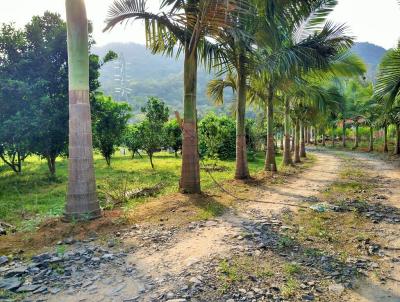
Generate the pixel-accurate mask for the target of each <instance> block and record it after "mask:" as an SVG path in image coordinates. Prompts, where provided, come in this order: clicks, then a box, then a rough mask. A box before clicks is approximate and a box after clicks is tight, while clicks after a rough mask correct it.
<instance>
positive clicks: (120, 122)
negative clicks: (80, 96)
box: [92, 93, 131, 166]
mask: <svg viewBox="0 0 400 302" xmlns="http://www.w3.org/2000/svg"><path fill="white" fill-rule="evenodd" d="M92 107H93V118H92V120H93V135H94V146H95V147H96V148H97V149H98V150H99V151H100V153H101V154H102V155H103V156H104V158H105V160H106V162H107V165H108V166H110V164H111V157H112V155H113V154H114V153H115V150H116V147H117V146H118V145H120V144H121V143H122V141H123V135H124V132H125V129H126V127H127V123H128V120H129V118H130V117H131V115H130V111H131V107H130V106H129V105H128V104H127V103H119V102H115V101H113V100H112V99H111V97H107V96H104V95H103V94H100V93H98V94H97V95H96V98H95V101H94V102H93V104H92Z"/></svg>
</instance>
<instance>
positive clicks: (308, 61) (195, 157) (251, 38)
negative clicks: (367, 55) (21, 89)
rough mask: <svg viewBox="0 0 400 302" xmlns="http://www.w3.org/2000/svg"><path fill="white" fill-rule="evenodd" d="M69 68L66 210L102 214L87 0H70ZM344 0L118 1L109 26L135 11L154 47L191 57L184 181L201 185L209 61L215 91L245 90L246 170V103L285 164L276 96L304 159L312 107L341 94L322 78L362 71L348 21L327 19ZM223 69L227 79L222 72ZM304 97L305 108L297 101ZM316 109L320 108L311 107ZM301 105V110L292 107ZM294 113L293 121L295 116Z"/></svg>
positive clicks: (269, 158) (188, 186)
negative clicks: (203, 88)
mask: <svg viewBox="0 0 400 302" xmlns="http://www.w3.org/2000/svg"><path fill="white" fill-rule="evenodd" d="M66 3H67V5H66V8H67V23H68V50H69V66H70V69H69V72H70V146H69V149H70V153H69V154H70V164H69V173H70V174H69V185H68V196H67V207H66V214H67V215H66V217H82V215H83V214H84V213H85V214H86V215H89V216H90V218H92V217H96V216H98V215H99V207H98V204H97V205H96V204H95V203H96V202H95V200H96V194H95V179H94V170H93V158H92V149H91V129H90V114H89V112H90V111H89V102H88V89H87V78H88V75H87V71H88V67H87V62H86V61H87V20H86V14H85V10H84V1H83V0H66ZM336 4H337V1H336V0H302V1H297V0H263V1H260V0H251V1H243V0H163V1H162V2H161V5H160V12H158V13H152V12H149V11H148V10H146V2H145V1H144V0H114V2H113V4H112V5H111V6H110V8H109V12H108V18H107V20H106V27H105V29H104V30H105V31H107V30H112V29H113V28H114V27H115V26H117V25H119V24H123V23H126V22H128V21H130V20H142V21H144V24H145V32H146V41H147V47H148V48H149V49H151V51H152V52H153V53H161V54H164V55H169V56H172V55H176V56H179V55H181V54H182V55H183V56H184V66H183V70H184V87H183V91H184V97H183V102H184V114H183V123H182V128H183V150H182V171H181V178H180V183H179V186H180V190H181V191H182V192H184V193H200V191H201V186H200V167H199V154H198V135H197V110H196V94H197V91H196V90H197V68H198V65H199V64H204V65H205V66H206V67H207V68H208V69H209V70H210V71H211V69H213V70H214V71H215V72H216V73H217V75H218V76H219V77H220V78H219V79H216V80H214V81H212V82H211V83H210V86H209V92H210V95H211V96H212V97H213V98H214V99H215V100H217V101H223V91H224V88H226V87H231V88H233V89H234V90H235V92H236V97H237V99H236V123H237V127H236V129H237V134H236V171H235V177H236V178H237V179H246V178H249V177H250V174H249V169H248V164H247V150H246V139H245V137H246V135H245V114H246V106H247V104H248V103H249V102H250V103H255V104H258V105H259V106H260V107H261V108H263V109H264V110H265V115H266V119H267V154H266V161H265V169H266V170H271V171H275V170H276V169H277V166H276V160H275V149H274V143H273V141H274V130H273V122H274V105H275V104H276V103H282V104H284V105H285V151H284V164H286V165H289V164H291V163H292V158H291V152H290V150H289V145H290V144H289V139H290V138H289V137H290V127H291V126H293V125H294V127H293V128H294V129H295V133H296V139H295V142H296V148H295V162H298V161H299V160H300V155H305V149H304V143H300V141H301V142H304V124H303V121H304V115H305V114H309V112H310V110H311V111H312V109H313V108H319V109H321V110H322V109H323V107H324V106H325V105H326V104H327V103H329V102H331V98H333V96H334V94H332V93H331V92H332V91H330V90H329V89H325V88H322V87H321V86H320V85H318V82H319V81H322V80H326V79H327V78H331V77H333V76H343V75H348V74H351V75H353V74H354V73H356V74H357V73H362V72H363V71H364V67H363V66H362V64H361V63H360V62H359V61H358V60H357V59H356V58H354V57H353V56H351V55H350V54H349V53H348V50H349V48H350V47H351V45H352V43H353V38H352V37H350V36H348V35H346V33H345V31H346V28H345V27H344V26H342V25H335V24H333V23H331V22H326V18H327V16H328V14H329V13H330V12H331V11H332V10H333V8H334V7H335V5H336ZM221 78H222V79H221ZM294 105H296V110H294V112H296V113H297V115H296V116H294V117H293V116H292V117H291V116H290V112H291V110H290V108H292V107H293V106H294ZM310 108H311V109H310ZM292 111H293V110H292ZM290 120H291V121H292V122H291V123H290Z"/></svg>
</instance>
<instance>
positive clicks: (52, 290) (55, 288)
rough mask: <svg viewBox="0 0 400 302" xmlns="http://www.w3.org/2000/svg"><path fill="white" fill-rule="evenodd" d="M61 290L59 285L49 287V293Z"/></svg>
mask: <svg viewBox="0 0 400 302" xmlns="http://www.w3.org/2000/svg"><path fill="white" fill-rule="evenodd" d="M60 291H61V288H58V287H53V288H50V289H49V293H51V294H53V295H56V294H58V293H59V292H60Z"/></svg>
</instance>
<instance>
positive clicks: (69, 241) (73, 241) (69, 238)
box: [63, 237, 76, 244]
mask: <svg viewBox="0 0 400 302" xmlns="http://www.w3.org/2000/svg"><path fill="white" fill-rule="evenodd" d="M63 242H64V244H74V243H75V242H76V240H75V239H74V238H72V237H68V238H65V239H64V240H63Z"/></svg>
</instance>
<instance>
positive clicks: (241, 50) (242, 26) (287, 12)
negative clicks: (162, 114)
mask: <svg viewBox="0 0 400 302" xmlns="http://www.w3.org/2000/svg"><path fill="white" fill-rule="evenodd" d="M336 3H337V1H336V0H310V1H295V0H289V1H277V0H270V1H258V0H254V1H253V6H250V13H248V14H245V15H241V16H240V17H239V18H234V19H242V20H241V21H242V22H240V23H238V24H239V26H238V27H235V28H233V29H232V30H230V31H226V32H225V33H226V34H225V35H222V36H220V38H219V39H218V41H219V44H220V46H221V48H222V51H223V52H224V53H225V55H226V57H227V58H228V64H227V68H225V69H223V71H225V72H226V73H232V71H234V73H235V74H236V76H237V79H236V82H237V83H236V85H235V86H236V90H237V102H236V113H237V115H236V119H237V142H236V151H237V153H236V172H235V177H236V178H247V177H248V176H249V173H248V168H247V158H246V144H245V133H244V131H245V130H244V128H245V127H244V116H245V111H246V90H247V87H248V86H247V85H246V83H247V82H248V77H249V75H251V74H253V73H254V72H255V71H256V69H257V65H259V62H258V61H257V60H254V56H253V46H254V44H256V45H257V48H268V49H270V50H272V51H273V52H274V55H277V57H278V59H282V60H287V61H285V63H286V66H285V68H286V67H287V69H288V70H292V68H293V66H291V65H296V60H297V56H299V57H301V58H302V57H304V56H305V53H304V51H305V48H303V49H298V50H297V51H296V50H294V49H291V50H292V52H291V53H290V54H289V52H286V53H285V55H287V56H285V55H282V54H281V53H280V52H279V51H280V50H281V48H282V38H283V37H284V38H286V40H285V41H287V38H288V36H287V34H288V33H292V32H293V31H292V29H293V28H295V27H297V26H299V25H300V24H302V23H303V20H304V19H306V18H308V17H309V16H310V15H312V18H311V19H312V22H309V24H310V25H311V24H315V23H317V22H321V21H322V20H323V18H324V16H326V15H327V14H328V13H329V12H330V11H331V10H332V8H333V7H334V6H335V5H336ZM254 8H256V10H254ZM308 29H309V28H308ZM242 33H244V34H242ZM321 37H322V36H320V37H319V38H321ZM313 42H316V41H315V40H314V41H313ZM311 48H312V47H311ZM277 50H279V51H277ZM308 50H310V49H308ZM305 52H307V51H305ZM310 55H311V54H310ZM281 63H283V62H281ZM216 84H220V88H219V89H214V88H210V89H209V90H210V91H211V92H213V91H214V92H218V93H222V92H223V89H221V87H223V86H224V81H222V80H220V81H219V82H218V81H215V82H212V83H211V85H216ZM270 95H271V97H270V98H271V100H270V101H272V99H273V98H274V97H273V95H272V94H270ZM214 98H215V99H218V100H221V99H223V96H222V97H221V96H214ZM269 112H270V115H273V108H272V107H270V110H269ZM270 128H272V127H270ZM271 131H272V129H271ZM270 140H271V142H272V141H273V137H272V138H271V137H270ZM271 148H272V146H271V147H270V149H271ZM268 153H269V154H272V153H271V152H268ZM273 162H274V161H273ZM273 162H272V161H271V163H267V166H268V167H267V170H269V169H270V167H276V164H275V163H273ZM273 169H275V168H273Z"/></svg>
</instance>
